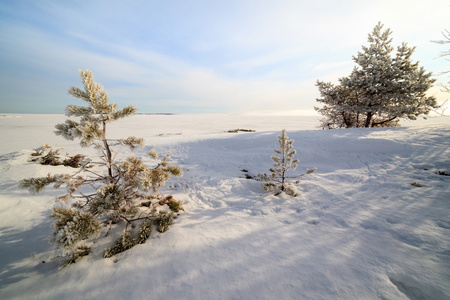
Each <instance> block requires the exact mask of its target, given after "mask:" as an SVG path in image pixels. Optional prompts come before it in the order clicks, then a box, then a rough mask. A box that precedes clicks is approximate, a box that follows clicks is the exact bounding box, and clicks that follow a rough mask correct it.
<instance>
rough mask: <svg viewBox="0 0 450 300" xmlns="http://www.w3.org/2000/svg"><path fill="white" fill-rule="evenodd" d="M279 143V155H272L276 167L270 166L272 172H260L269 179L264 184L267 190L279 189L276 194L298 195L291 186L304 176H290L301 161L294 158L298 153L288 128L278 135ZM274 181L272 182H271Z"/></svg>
mask: <svg viewBox="0 0 450 300" xmlns="http://www.w3.org/2000/svg"><path fill="white" fill-rule="evenodd" d="M277 139H278V143H279V145H280V149H275V150H274V152H275V153H277V154H278V155H279V156H276V155H272V160H273V166H274V168H270V169H269V171H270V174H269V175H267V174H260V175H259V177H260V178H261V179H262V180H264V181H268V182H267V183H266V184H265V185H264V189H265V190H273V189H275V190H277V192H276V193H275V195H279V194H280V193H282V192H285V193H286V194H288V195H291V196H294V197H295V196H297V193H296V192H295V190H294V189H293V188H292V187H291V186H290V185H292V184H293V183H295V184H298V183H299V182H300V181H299V179H300V178H303V175H305V174H303V175H298V176H288V175H287V172H288V171H290V170H292V171H294V170H295V169H296V168H297V167H298V165H297V163H298V162H299V160H298V159H294V156H295V154H296V153H297V152H296V150H294V149H293V146H292V144H293V143H294V140H290V139H289V137H288V136H287V134H286V130H285V129H283V130H282V132H281V135H279V136H277ZM315 170H316V169H315V168H314V169H308V170H307V172H306V174H311V173H313V172H314V171H315ZM290 179H296V180H295V181H294V182H292V181H290ZM271 181H272V182H271Z"/></svg>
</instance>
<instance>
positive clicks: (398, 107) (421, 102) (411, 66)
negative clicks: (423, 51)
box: [316, 23, 438, 128]
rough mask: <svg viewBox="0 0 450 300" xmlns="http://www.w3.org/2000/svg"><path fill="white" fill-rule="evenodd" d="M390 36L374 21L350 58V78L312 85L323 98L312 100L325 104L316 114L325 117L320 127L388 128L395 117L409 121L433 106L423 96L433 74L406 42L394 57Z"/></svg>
mask: <svg viewBox="0 0 450 300" xmlns="http://www.w3.org/2000/svg"><path fill="white" fill-rule="evenodd" d="M391 34H392V31H391V30H390V29H387V30H384V31H383V25H382V24H381V23H378V24H377V25H376V26H375V28H374V29H373V31H372V33H370V34H369V37H368V42H369V45H368V46H363V47H362V51H359V52H358V54H357V55H356V56H354V57H353V60H354V61H355V62H356V64H357V66H356V67H355V68H354V69H353V71H352V73H351V74H350V76H347V77H343V78H340V79H339V85H337V86H335V85H332V84H330V83H325V82H322V81H318V82H317V86H318V88H319V92H320V93H321V96H322V98H319V99H317V101H318V102H320V103H323V104H324V106H323V107H322V108H316V110H318V111H319V113H322V114H324V116H325V118H326V119H325V121H324V123H323V126H322V127H324V128H327V127H328V128H340V127H375V126H393V125H397V123H398V120H399V119H400V118H407V119H411V120H414V119H416V118H417V117H418V116H419V115H426V114H428V113H429V112H430V111H431V110H432V109H434V108H437V107H438V105H437V102H436V99H435V98H434V97H432V96H427V95H426V92H427V90H428V89H429V88H431V86H432V84H433V83H434V81H435V79H432V78H431V75H432V74H431V73H427V72H426V71H425V69H424V68H423V67H419V64H418V62H413V61H412V58H411V55H412V54H413V53H414V50H415V48H414V47H409V46H408V45H407V44H406V43H403V44H402V45H401V46H399V47H397V52H396V54H395V55H393V54H392V52H393V51H394V47H393V46H392V45H391V43H392V39H391V38H390V35H391ZM342 91H345V93H343V92H342ZM345 117H346V118H345ZM348 120H350V122H348ZM327 121H328V122H327ZM335 122H337V123H335ZM327 125H328V126H327Z"/></svg>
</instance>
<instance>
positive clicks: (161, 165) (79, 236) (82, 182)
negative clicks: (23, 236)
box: [20, 70, 182, 263]
mask: <svg viewBox="0 0 450 300" xmlns="http://www.w3.org/2000/svg"><path fill="white" fill-rule="evenodd" d="M80 75H81V80H82V83H83V86H84V89H79V88H76V87H71V88H70V89H69V94H71V95H72V96H74V97H76V98H80V99H82V100H83V101H85V102H86V103H87V106H76V105H69V106H67V108H66V115H67V116H69V117H76V118H79V120H78V121H76V120H72V119H68V120H67V121H66V122H65V123H64V124H58V125H56V129H57V131H56V134H57V135H61V136H63V137H64V138H66V139H69V140H73V139H79V140H80V145H81V146H82V147H90V146H92V147H95V148H96V149H98V150H99V153H100V158H101V160H100V161H94V160H91V159H88V160H86V161H84V162H83V163H82V167H81V168H80V169H79V170H78V171H77V172H76V173H74V174H64V175H48V176H46V177H42V178H28V179H24V180H22V181H21V182H20V185H21V187H23V188H27V189H29V190H30V192H34V193H39V192H40V191H41V190H42V189H43V188H44V187H45V186H47V185H49V184H52V183H54V185H55V187H57V188H58V187H61V186H65V187H66V188H67V193H66V194H64V195H62V196H60V197H59V198H58V200H59V201H61V202H62V203H64V204H71V206H72V207H71V208H62V207H55V208H54V209H53V213H52V214H51V216H50V217H51V218H53V219H54V220H55V222H54V223H53V226H54V227H55V232H54V234H53V238H52V241H53V242H55V244H56V245H57V247H58V248H59V249H61V250H62V252H63V254H64V255H68V256H69V260H68V262H69V263H71V262H75V261H76V259H77V258H78V257H80V256H82V255H86V254H87V253H89V248H88V247H87V246H86V245H85V244H84V243H83V241H84V240H86V239H90V238H94V237H97V236H98V235H99V234H100V231H101V229H102V227H103V226H101V224H105V225H109V226H111V225H113V224H118V223H120V224H124V225H125V229H124V233H123V235H122V237H121V240H124V238H123V237H130V238H131V229H132V228H134V227H136V223H137V224H141V228H144V229H142V230H141V231H142V232H139V234H138V237H137V238H136V239H132V241H133V243H131V244H130V243H128V242H127V243H126V245H125V246H124V245H123V243H122V242H117V243H116V244H115V246H114V247H112V248H109V249H107V251H106V252H105V256H111V255H113V254H115V253H117V251H119V252H120V251H124V250H126V249H129V248H130V247H131V246H133V245H134V244H135V243H143V240H145V239H146V237H148V235H149V234H150V231H149V230H150V229H148V228H147V227H148V224H152V223H153V222H155V220H156V219H157V218H158V216H159V214H158V209H157V206H158V205H165V204H169V202H171V203H172V206H173V205H174V204H177V205H175V206H177V207H178V209H181V208H180V205H179V204H180V203H179V202H178V201H176V200H174V199H173V198H172V197H171V196H170V197H166V196H163V195H162V194H161V193H160V192H159V190H160V188H161V187H163V186H164V184H165V183H166V181H167V180H169V178H170V177H172V176H182V171H181V168H180V167H178V166H174V165H171V164H170V163H169V162H168V156H169V154H167V155H166V156H165V157H164V158H162V159H158V155H157V153H156V152H155V151H153V150H152V151H150V152H149V153H148V155H149V159H150V160H151V159H153V160H159V161H158V162H156V163H155V164H154V166H153V167H148V166H147V165H145V164H144V162H143V160H142V159H140V158H137V157H135V156H130V157H128V159H126V160H125V161H121V162H119V161H116V160H115V159H114V157H115V155H114V151H113V148H114V147H123V146H125V147H128V148H129V149H130V150H134V149H135V148H136V147H138V146H143V139H141V138H136V137H134V136H131V137H128V138H126V139H110V138H108V137H107V125H108V124H109V123H110V122H113V121H116V120H118V119H121V118H124V117H127V116H131V115H133V114H134V113H135V112H136V108H135V107H133V106H128V107H125V108H123V109H121V110H120V109H118V108H117V104H115V103H112V104H110V103H109V99H108V95H107V93H106V91H105V90H104V89H103V86H102V85H100V84H98V83H96V82H95V80H94V77H93V75H92V72H91V71H89V70H86V71H80ZM148 200H150V202H149V201H148ZM143 201H145V205H144V203H143ZM152 201H153V202H152ZM130 225H131V226H130ZM130 228H131V229H130ZM108 232H109V230H108ZM144 233H148V235H146V234H144ZM119 239H120V238H119ZM126 240H127V241H128V240H131V239H126ZM118 245H119V246H118ZM120 245H122V246H123V247H120Z"/></svg>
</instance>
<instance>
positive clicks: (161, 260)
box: [0, 114, 450, 299]
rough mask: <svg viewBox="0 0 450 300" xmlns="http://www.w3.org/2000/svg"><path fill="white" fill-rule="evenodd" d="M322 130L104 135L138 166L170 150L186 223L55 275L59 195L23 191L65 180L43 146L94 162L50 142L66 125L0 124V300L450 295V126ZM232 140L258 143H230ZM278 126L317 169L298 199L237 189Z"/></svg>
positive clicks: (206, 125) (195, 120) (223, 124)
mask: <svg viewBox="0 0 450 300" xmlns="http://www.w3.org/2000/svg"><path fill="white" fill-rule="evenodd" d="M317 119H318V118H317V117H282V116H276V117H273V116H248V115H247V116H245V115H225V114H223V115H179V116H177V115H172V116H159V115H158V116H152V115H146V116H143V115H137V116H134V117H132V118H129V119H124V120H120V121H118V122H117V124H114V125H113V124H111V127H110V133H112V134H113V135H116V134H117V137H121V136H126V135H129V134H132V135H135V136H138V137H143V138H145V147H144V148H142V149H137V150H136V151H135V154H136V155H137V156H138V157H140V158H142V159H144V158H145V157H146V154H147V153H148V152H149V151H150V150H151V149H155V150H156V151H157V152H158V153H165V152H171V153H172V156H171V158H172V160H173V162H174V164H176V165H180V166H181V167H182V168H183V171H184V176H183V177H181V178H174V179H171V180H170V181H169V182H168V183H167V184H166V186H165V187H164V189H165V191H166V192H167V193H171V194H173V195H174V197H175V199H177V200H183V201H184V207H185V209H186V212H184V213H181V215H180V217H179V218H177V219H176V220H175V222H174V224H173V225H172V227H171V229H170V230H169V231H168V232H166V233H164V234H161V233H158V232H156V230H155V231H154V232H153V233H152V236H151V237H150V239H149V240H148V241H147V243H145V244H143V245H137V246H135V247H134V248H132V249H130V250H128V251H126V252H124V253H122V254H119V255H116V256H114V257H111V258H106V259H105V258H103V257H102V256H103V253H102V249H105V248H107V247H110V246H111V245H112V244H113V242H114V238H113V234H110V235H109V237H108V238H107V239H106V240H105V239H98V240H97V241H96V242H95V243H94V244H93V245H92V249H93V254H91V255H89V256H86V257H83V258H82V259H80V260H79V262H77V263H76V264H74V265H71V266H69V267H66V268H64V269H60V270H59V269H58V266H59V264H60V263H61V260H59V259H58V258H57V257H56V254H55V251H54V247H53V246H52V245H51V244H49V243H48V240H49V237H50V236H51V233H52V228H51V226H50V225H51V220H50V219H48V216H49V215H50V213H51V208H52V207H53V206H54V205H57V204H56V203H55V198H56V197H57V196H58V195H60V194H61V191H59V190H54V189H53V188H51V187H48V188H46V189H45V190H44V191H43V192H41V194H39V195H31V194H29V193H28V192H27V191H26V190H21V189H19V188H18V184H17V183H18V181H19V180H21V179H23V178H28V177H32V176H33V177H37V176H46V175H47V173H49V172H51V173H53V174H57V173H64V172H71V170H73V169H70V168H67V167H63V166H57V167H53V166H41V165H39V164H36V163H32V162H30V161H29V157H30V154H31V153H32V152H33V149H34V148H38V147H40V146H42V144H43V143H46V144H49V145H52V146H55V147H60V148H63V149H62V151H61V152H62V153H64V151H66V152H68V153H69V154H70V155H75V154H78V153H81V154H86V155H90V156H93V155H95V150H93V149H87V148H80V146H79V145H78V142H77V141H67V140H64V139H63V138H62V137H58V136H55V135H54V134H53V133H52V132H53V131H54V125H55V124H58V123H61V122H62V121H64V120H65V117H64V116H62V115H3V116H0V137H1V139H2V144H1V145H0V253H1V256H0V299H450V285H449V282H450V218H449V216H450V176H445V175H439V174H437V173H439V172H440V171H441V172H444V173H445V172H446V173H447V174H448V173H450V160H449V156H450V119H449V118H432V119H430V120H428V121H421V122H419V121H416V122H408V123H406V124H404V125H406V126H405V127H402V128H376V129H365V128H360V129H336V130H327V131H321V130H317V129H316V128H315V126H316V125H318V120H317ZM235 128H245V129H253V130H256V132H240V133H227V131H228V130H230V129H235ZM283 128H285V129H286V130H287V133H288V135H289V138H290V139H293V140H295V142H294V144H293V146H294V149H296V150H297V156H296V157H297V158H298V159H299V160H300V164H299V169H302V170H303V169H306V168H314V167H317V171H316V172H315V173H313V174H310V175H309V176H307V177H305V178H304V179H303V180H302V182H301V183H300V185H299V186H298V193H299V195H298V196H297V197H295V198H293V197H289V196H286V195H281V196H278V197H275V196H274V195H273V193H271V192H265V191H264V190H263V183H262V182H259V181H255V180H252V179H247V178H246V177H250V176H254V175H256V174H258V173H264V172H267V170H268V169H269V168H270V167H271V166H272V161H271V159H270V157H271V155H272V154H273V149H274V148H276V147H277V138H276V136H277V135H279V134H280V132H281V129H283ZM111 138H115V137H114V136H112V137H111ZM124 149H125V147H124ZM129 154H130V153H129V152H128V150H126V151H125V150H124V152H123V153H119V154H118V156H119V157H127V156H128V155H129ZM69 169H70V170H69ZM72 172H73V171H72ZM413 182H415V183H418V184H419V185H420V187H419V186H414V185H412V184H411V183H413ZM116 233H117V232H116Z"/></svg>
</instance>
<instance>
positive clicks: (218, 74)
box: [0, 0, 450, 113]
mask: <svg viewBox="0 0 450 300" xmlns="http://www.w3.org/2000/svg"><path fill="white" fill-rule="evenodd" d="M449 16H450V3H449V2H448V0H428V1H422V0H421V1H415V0H409V1H406V0H395V1H394V0H388V1H377V0H372V1H364V0H363V1H361V0H359V1H357V0H354V1H353V0H339V1H333V0H331V1H330V0H328V1H323V0H317V1H311V0H308V1H304V0H294V1H284V0H280V1H264V0H259V1H252V0H226V1H222V0H217V1H215V0H209V1H207V0H205V1H189V0H184V1H179V0H173V1H171V0H167V1H163V0H147V1H113V0H110V1H95V0H91V1H73V0H71V1H45V0H39V1H20V0H15V1H9V0H1V1H0V66H1V68H0V76H1V78H0V112H2V113H63V112H64V108H65V107H66V105H68V104H80V105H83V104H84V103H82V102H80V100H79V99H75V98H72V97H71V96H69V95H68V94H67V90H68V88H69V87H70V86H79V87H80V86H81V83H80V79H79V75H78V70H79V69H89V70H91V71H93V73H94V76H95V78H96V80H97V82H100V83H101V84H102V85H103V86H104V87H105V89H106V91H107V92H108V94H109V97H110V100H111V101H112V102H117V103H118V104H119V106H120V107H123V106H126V105H130V104H133V105H136V106H137V107H138V108H139V112H145V113H150V112H154V113H160V112H174V113H204V112H246V111H301V110H312V109H313V107H314V105H316V101H315V99H316V98H318V97H319V93H318V91H317V88H316V86H315V82H316V80H318V79H319V80H324V81H331V82H337V79H338V78H339V77H342V76H346V75H348V74H349V73H350V72H351V70H352V68H353V66H354V63H353V61H352V56H353V55H355V54H356V53H357V51H359V50H360V49H361V46H362V45H363V44H367V35H368V34H369V33H370V32H371V31H372V29H373V27H374V26H375V25H376V24H377V22H378V21H381V22H382V23H383V24H385V27H386V28H391V29H392V31H393V35H392V37H393V39H394V41H393V45H394V46H397V45H400V44H401V42H407V43H408V44H409V45H411V46H416V47H417V48H416V52H415V54H414V56H413V59H414V60H419V61H420V65H421V66H424V67H425V69H426V70H427V71H431V72H433V73H434V74H436V75H437V74H439V73H440V72H443V71H446V70H449V69H450V64H449V63H448V61H446V60H445V59H443V58H438V57H439V53H440V52H441V51H444V50H446V47H447V48H448V46H446V45H439V44H436V43H432V42H431V41H432V40H439V39H442V35H441V32H442V31H443V30H445V29H450V19H449ZM436 78H437V79H438V80H439V81H440V82H447V81H449V79H448V77H446V76H445V75H444V76H437V77H436ZM430 94H433V95H436V96H437V97H438V99H439V100H445V99H446V98H447V97H448V94H445V93H441V92H439V88H437V87H436V88H434V89H433V90H432V91H430Z"/></svg>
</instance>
